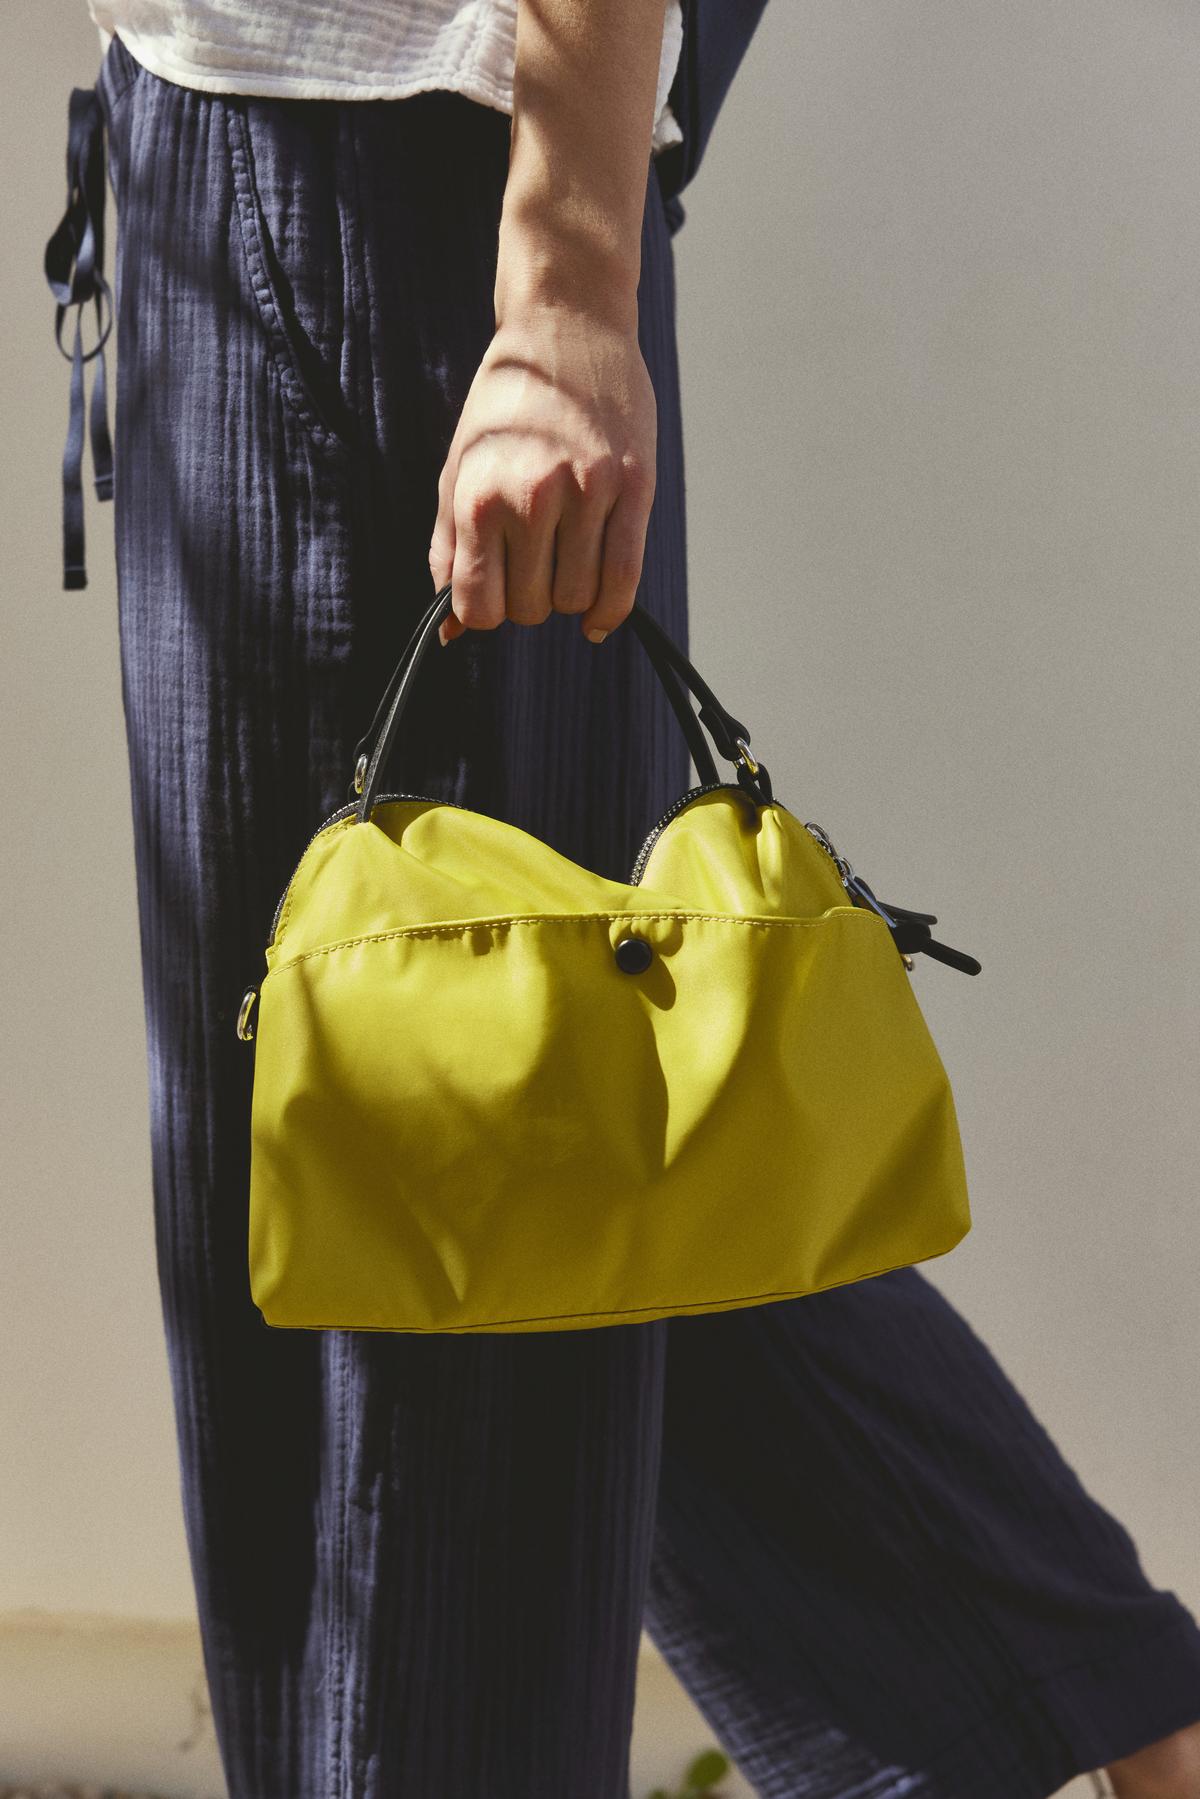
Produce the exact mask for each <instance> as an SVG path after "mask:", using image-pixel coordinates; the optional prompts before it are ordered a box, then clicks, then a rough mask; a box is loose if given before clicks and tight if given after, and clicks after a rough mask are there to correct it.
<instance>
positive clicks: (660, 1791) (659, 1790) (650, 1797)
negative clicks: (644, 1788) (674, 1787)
mask: <svg viewBox="0 0 1200 1799" xmlns="http://www.w3.org/2000/svg"><path fill="white" fill-rule="evenodd" d="M646 1799H671V1795H670V1793H668V1791H667V1789H666V1787H655V1789H654V1791H653V1792H652V1793H647V1794H646Z"/></svg>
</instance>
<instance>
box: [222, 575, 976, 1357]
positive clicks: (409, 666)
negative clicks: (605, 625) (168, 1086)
mask: <svg viewBox="0 0 1200 1799" xmlns="http://www.w3.org/2000/svg"><path fill="white" fill-rule="evenodd" d="M449 611H450V589H449V588H448V587H446V588H443V589H442V590H441V592H440V593H439V594H438V595H437V596H436V598H435V599H434V600H433V602H432V604H431V605H430V607H429V608H428V610H427V611H426V613H425V615H424V617H423V618H422V619H421V621H420V622H419V624H418V625H417V627H416V629H415V631H414V632H413V634H412V636H411V638H410V640H409V643H408V645H407V646H406V648H405V651H404V654H403V655H402V657H401V659H400V662H399V664H398V666H397V668H396V671H395V673H394V675H393V676H392V678H391V680H390V681H389V683H388V686H387V688H386V690H385V692H384V695H383V698H382V699H381V701H380V704H379V707H378V709H377V711H376V715H375V719H374V721H373V722H372V725H371V727H370V728H369V730H368V732H367V733H366V735H365V736H364V737H363V739H362V740H361V741H360V743H359V745H358V746H357V749H358V751H359V753H358V755H357V758H356V763H355V770H354V775H353V778H352V780H351V783H350V792H351V795H352V796H353V797H351V799H350V801H349V803H348V804H347V805H345V806H343V807H341V808H340V809H339V810H338V811H337V812H335V813H334V814H333V816H332V817H330V818H328V819H326V820H325V821H324V823H323V824H322V825H321V826H320V827H319V829H318V830H317V831H316V833H315V834H314V835H313V836H312V838H311V839H310V841H309V843H308V845H307V847H306V848H305V850H304V853H303V856H302V858H301V860H300V863H299V866H298V867H297V868H296V870H295V873H294V874H293V875H292V878H291V880H290V882H289V883H288V886H287V888H286V890H285V892H284V894H283V895H282V897H281V899H280V902H279V905H278V907H277V909H276V913H275V917H274V920H273V923H272V926H271V933H270V940H269V942H268V944H267V947H266V973H265V975H263V977H262V979H261V982H258V983H255V984H254V985H252V986H251V987H250V988H249V989H248V990H247V991H246V993H245V994H244V996H243V999H242V1004H241V1007H240V1009H239V1013H238V1025H237V1031H238V1036H239V1037H240V1038H241V1039H242V1040H243V1041H246V1042H249V1043H251V1044H252V1045H253V1057H254V1065H253V1091H252V1096H251V1099H252V1104H251V1146H250V1148H251V1158H250V1194H249V1275H250V1289H251V1294H252V1298H253V1301H254V1303H255V1305H256V1306H257V1307H258V1308H259V1310H260V1312H261V1313H262V1316H263V1318H264V1319H265V1321H266V1322H267V1323H268V1324H269V1325H275V1326H282V1327H291V1328H301V1329H310V1330H321V1329H351V1330H376V1331H436V1332H467V1331H548V1330H578V1329H586V1328H589V1327H597V1326H603V1325H612V1324H627V1323H633V1322H637V1321H639V1320H647V1319H653V1318H666V1317H671V1316H675V1315H679V1314H683V1313H696V1312H718V1311H730V1310H734V1309H736V1308H739V1307H743V1306H753V1305H763V1304H766V1303H770V1302H772V1301H777V1300H783V1299H790V1298H795V1297H797V1296H799V1295H801V1294H805V1293H814V1292H817V1291H819V1290H820V1289H822V1288H826V1287H832V1286H837V1285H840V1284H842V1283H844V1282H847V1281H857V1280H862V1279H864V1278H866V1277H868V1276H870V1275H873V1274H878V1273H882V1272H883V1271H884V1270H886V1269H891V1268H896V1267H900V1266H903V1265H906V1264H910V1263H914V1262H920V1261H924V1260H926V1259H928V1258H929V1257H932V1256H939V1255H942V1254H944V1253H945V1252H946V1251H947V1250H949V1249H951V1248H953V1246H954V1245H955V1244H956V1243H958V1242H959V1240H960V1239H961V1238H962V1237H963V1236H964V1235H965V1234H966V1232H967V1231H968V1230H969V1228H970V1212H969V1206H968V1200H967V1189H966V1179H965V1171H964V1164H963V1155H962V1147H961V1143H960V1138H959V1131H958V1124H957V1120H956V1116H955V1109H954V1101H953V1097H952V1094H951V1090H950V1085H949V1081H948V1079H947V1076H946V1072H945V1070H944V1068H943V1066H942V1063H941V1060H940V1058H939V1056H938V1052H937V1050H936V1048H935V1046H934V1043H933V1040H932V1038H931V1036H930V1033H929V1030H928V1027H927V1025H926V1023H925V1020H924V1018H923V1016H922V1014H921V1011H920V1008H919V1006H918V1004H917V1000H916V998H915V995H914V993H913V990H912V984H911V979H910V976H911V971H912V968H913V965H914V960H913V959H914V956H915V954H916V953H917V952H918V951H922V952H924V953H925V954H926V955H930V956H932V957H933V958H934V959H937V960H941V961H942V962H944V963H948V964H949V965H951V966H953V967H957V968H960V969H962V970H963V971H964V972H967V973H971V974H974V973H978V971H979V963H978V962H977V961H975V959H974V958H973V957H970V956H967V955H965V954H963V953H962V952H961V951H958V950H953V949H950V948H949V947H948V946H947V945H945V944H942V943H939V942H937V941H936V940H935V939H934V938H933V937H932V936H931V934H930V926H931V925H932V924H934V923H936V922H937V921H936V918H935V917H934V916H933V915H932V914H929V913H916V912H911V911H908V910H906V909H904V908H901V907H898V906H892V905H889V904H887V903H886V902H883V901H881V900H879V899H877V898H876V896H875V894H874V892H873V891H872V889H871V888H870V886H869V885H868V883H867V882H866V881H865V880H863V878H862V877H861V876H860V875H858V874H857V873H856V872H855V870H854V869H853V867H852V866H851V864H850V863H848V862H847V861H846V860H845V858H844V857H842V856H841V855H840V854H839V852H838V851H837V850H836V849H835V847H834V845H833V844H832V842H831V841H830V839H829V837H828V836H827V835H826V833H825V832H824V831H823V830H822V829H821V827H820V826H818V825H816V824H813V823H811V822H808V823H802V822H801V821H800V820H799V819H798V818H797V817H796V816H795V815H793V814H792V813H791V812H789V811H788V810H787V808H786V807H785V806H783V805H782V804H781V803H780V802H779V801H778V800H777V799H775V798H774V795H773V792H772V788H771V781H770V777H769V775H768V773H767V770H766V768H765V767H764V766H763V764H762V763H761V762H759V761H758V760H756V758H755V757H754V755H753V753H752V751H751V748H750V735H749V732H748V731H747V729H746V727H745V726H744V725H743V724H742V723H741V722H740V721H739V720H737V719H736V718H734V717H733V716H732V715H731V714H730V713H728V712H726V711H725V710H724V708H723V707H722V706H721V705H720V704H719V702H718V701H717V699H716V697H715V695H714V694H713V692H712V690H711V688H709V687H708V686H707V684H706V683H705V682H704V681H702V680H701V678H700V676H699V675H698V674H697V672H696V670H695V669H694V668H693V667H692V665H691V663H690V662H689V661H688V659H687V658H686V656H684V655H683V653H682V651H681V650H680V649H679V648H678V646H677V645H675V644H674V643H673V642H672V640H671V639H670V638H669V636H668V635H667V634H666V633H665V632H664V631H663V630H662V628H661V627H660V626H659V625H658V624H657V623H656V622H655V621H654V620H653V619H652V618H651V617H650V616H649V614H647V613H646V612H645V611H644V609H643V608H642V607H641V606H640V605H638V606H635V607H634V609H633V611H632V612H631V613H630V615H629V619H628V621H627V622H628V625H629V627H630V628H632V629H633V630H634V631H635V632H636V633H637V635H638V637H639V639H640V641H641V643H642V645H643V647H644V648H645V650H646V652H647V654H648V655H649V657H650V661H651V663H652V665H653V667H654V670H655V672H656V674H657V675H658V677H659V679H660V681H661V682H662V684H663V686H664V687H665V689H666V692H667V695H668V698H669V699H670V702H671V705H672V708H673V710H674V712H675V715H676V717H677V718H678V720H679V723H680V726H681V728H682V729H683V731H684V733H685V735H686V737H687V741H688V745H689V749H690V752H691V756H692V759H693V761H694V762H695V765H696V772H697V776H698V781H699V784H698V785H697V786H695V787H693V788H691V789H690V790H689V791H688V792H687V793H684V794H682V795H681V796H680V797H679V799H677V800H676V801H675V803H674V804H673V805H672V806H671V807H670V809H669V810H668V811H667V812H666V813H665V814H664V815H663V817H662V818H661V819H659V820H658V822H657V823H656V824H655V825H654V827H653V829H652V830H651V831H650V833H649V835H648V836H647V838H646V840H645V842H644V843H643V845H642V847H641V850H640V852H639V854H638V856H637V860H636V863H635V865H634V867H633V869H632V871H631V873H630V877H629V879H628V881H626V882H620V881H614V880H608V879H605V878H603V877H601V876H600V875H597V874H595V873H592V872H590V871H589V870H588V869H586V868H583V867H581V866H579V864H577V863H576V862H573V861H571V860H570V859H568V858H567V857H564V856H562V855H560V854H559V853H558V852H556V851H555V850H554V849H552V848H551V847H550V846H549V845H547V844H546V843H543V842H542V841H540V840H539V839H538V838H536V837H534V836H532V835H530V834H529V833H527V832H524V831H521V830H518V829H517V828H516V827H514V826H512V825H509V824H506V823H504V822H503V821H501V820H499V819H496V818H492V817H488V816H486V815H484V814H481V813H477V812H473V811H470V810H468V809H467V808H465V807H462V806H458V805H453V804H449V803H446V802H442V801H439V800H437V799H433V798H429V797H421V796H415V795H409V794H404V793H381V792H380V791H379V788H380V783H381V779H382V776H383V771H384V767H385V764H386V762H387V759H388V756H389V753H390V750H391V748H392V745H393V742H394V739H395V736H396V731H397V727H398V725H399V722H400V718H401V715H402V713H403V710H404V707H405V704H406V701H407V698H408V695H409V694H410V692H411V690H412V686H413V682H414V680H415V678H416V676H417V673H418V670H419V668H420V666H421V663H422V660H423V658H424V656H425V654H426V653H427V651H428V649H429V647H430V645H431V644H432V642H433V641H434V639H435V637H436V634H437V629H438V625H439V624H440V622H441V620H442V619H443V618H444V617H445V616H446V615H447V613H448V612H449ZM690 696H694V698H695V699H696V700H697V701H698V702H699V714H698V715H697V712H696V711H695V710H693V706H692V704H691V697H690ZM702 727H703V728H702ZM705 730H707V732H708V734H709V736H711V739H712V744H713V746H715V749H716V751H717V754H718V755H720V756H721V757H722V758H723V759H724V760H725V761H727V762H729V763H730V764H731V765H732V766H733V767H734V769H735V770H736V779H734V780H732V781H730V780H722V779H721V778H720V775H719V773H718V769H717V764H716V761H715V759H714V756H713V753H712V750H711V749H710V747H709V743H708V739H707V738H706V736H705Z"/></svg>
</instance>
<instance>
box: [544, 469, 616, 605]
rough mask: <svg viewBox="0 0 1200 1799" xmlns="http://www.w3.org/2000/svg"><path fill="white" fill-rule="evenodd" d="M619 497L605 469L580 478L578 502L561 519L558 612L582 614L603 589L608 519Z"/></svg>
mask: <svg viewBox="0 0 1200 1799" xmlns="http://www.w3.org/2000/svg"><path fill="white" fill-rule="evenodd" d="M615 497H616V485H615V483H614V482H611V481H610V480H609V479H608V478H607V474H606V472H605V471H604V470H602V469H598V470H596V471H595V472H594V474H593V473H591V472H589V473H588V474H586V475H584V476H583V477H582V478H581V477H579V476H577V477H576V483H575V491H574V495H573V500H574V503H573V504H571V505H569V506H568V507H567V509H566V511H565V512H564V513H563V515H562V517H561V518H560V519H559V522H558V536H557V538H556V540H555V560H554V585H553V590H552V592H551V596H550V603H551V605H552V606H553V608H554V610H555V612H568V613H581V612H586V611H587V609H588V607H589V606H592V605H594V604H595V601H596V597H597V595H598V594H599V591H600V565H601V560H602V557H603V552H604V521H605V518H606V516H607V514H608V509H609V507H610V506H611V505H612V503H613V500H614V499H615Z"/></svg>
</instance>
